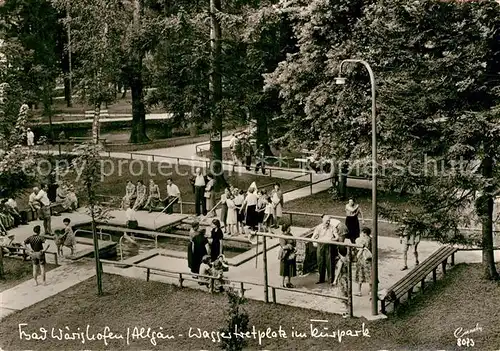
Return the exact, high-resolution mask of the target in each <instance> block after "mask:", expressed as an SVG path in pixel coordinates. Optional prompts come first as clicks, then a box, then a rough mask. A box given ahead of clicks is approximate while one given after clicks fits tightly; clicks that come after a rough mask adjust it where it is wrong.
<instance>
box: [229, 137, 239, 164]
mask: <svg viewBox="0 0 500 351" xmlns="http://www.w3.org/2000/svg"><path fill="white" fill-rule="evenodd" d="M238 142H239V140H238V136H237V135H236V133H234V134H233V137H232V138H231V140H230V141H229V150H231V157H232V159H233V167H234V166H235V165H237V164H238V163H239V161H238V155H236V146H237V145H238Z"/></svg>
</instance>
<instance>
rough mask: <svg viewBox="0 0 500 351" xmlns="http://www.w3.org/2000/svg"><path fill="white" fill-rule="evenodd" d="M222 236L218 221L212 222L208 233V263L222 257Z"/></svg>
mask: <svg viewBox="0 0 500 351" xmlns="http://www.w3.org/2000/svg"><path fill="white" fill-rule="evenodd" d="M223 239H224V234H223V233H222V229H221V224H220V221H219V220H218V219H214V220H213V221H212V231H211V232H210V239H209V240H208V242H209V244H210V260H211V261H210V262H214V261H215V260H217V258H219V256H220V255H222V241H223Z"/></svg>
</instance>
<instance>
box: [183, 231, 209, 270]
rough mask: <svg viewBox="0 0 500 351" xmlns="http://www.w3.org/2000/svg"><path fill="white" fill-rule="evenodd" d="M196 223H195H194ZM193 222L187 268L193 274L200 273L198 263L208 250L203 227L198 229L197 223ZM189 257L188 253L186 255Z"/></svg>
mask: <svg viewBox="0 0 500 351" xmlns="http://www.w3.org/2000/svg"><path fill="white" fill-rule="evenodd" d="M195 224H196V223H195ZM195 224H193V230H194V235H193V237H192V239H191V242H190V243H191V262H188V263H189V268H191V272H192V273H194V274H199V273H200V264H201V260H202V259H203V256H205V255H207V253H208V251H210V245H209V243H208V240H207V238H206V237H205V229H200V227H199V224H197V225H195ZM188 258H189V255H188Z"/></svg>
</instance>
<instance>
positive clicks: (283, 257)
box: [279, 223, 297, 289]
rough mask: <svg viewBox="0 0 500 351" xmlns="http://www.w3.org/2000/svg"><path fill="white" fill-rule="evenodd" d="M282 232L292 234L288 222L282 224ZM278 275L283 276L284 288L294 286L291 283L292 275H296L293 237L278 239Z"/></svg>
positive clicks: (287, 234)
mask: <svg viewBox="0 0 500 351" xmlns="http://www.w3.org/2000/svg"><path fill="white" fill-rule="evenodd" d="M281 231H282V234H281V235H286V236H290V237H292V238H293V235H292V233H291V231H290V225H289V224H288V223H286V224H284V225H283V227H282V228H281ZM279 243H280V254H279V258H280V276H281V277H283V282H282V286H283V287H284V288H289V289H291V288H294V287H295V286H293V284H292V277H295V276H296V275H297V258H296V253H295V245H296V244H295V240H293V239H286V240H285V239H280V240H279ZM285 279H286V281H287V282H286V284H285Z"/></svg>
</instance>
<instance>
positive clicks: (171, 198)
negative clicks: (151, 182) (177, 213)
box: [163, 178, 181, 214]
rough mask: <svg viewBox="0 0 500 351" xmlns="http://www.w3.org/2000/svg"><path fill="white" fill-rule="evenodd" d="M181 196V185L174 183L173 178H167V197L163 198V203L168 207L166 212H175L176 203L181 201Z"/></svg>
mask: <svg viewBox="0 0 500 351" xmlns="http://www.w3.org/2000/svg"><path fill="white" fill-rule="evenodd" d="M180 198H181V192H180V190H179V187H178V186H177V185H175V184H174V182H173V181H172V178H168V179H167V197H166V198H165V200H163V204H164V205H165V207H166V213H167V214H172V213H174V204H175V203H178V202H179V199H180Z"/></svg>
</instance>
